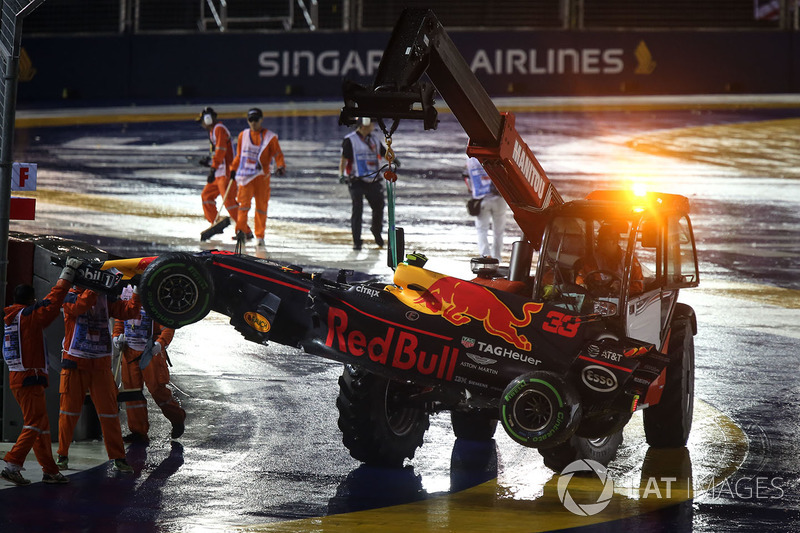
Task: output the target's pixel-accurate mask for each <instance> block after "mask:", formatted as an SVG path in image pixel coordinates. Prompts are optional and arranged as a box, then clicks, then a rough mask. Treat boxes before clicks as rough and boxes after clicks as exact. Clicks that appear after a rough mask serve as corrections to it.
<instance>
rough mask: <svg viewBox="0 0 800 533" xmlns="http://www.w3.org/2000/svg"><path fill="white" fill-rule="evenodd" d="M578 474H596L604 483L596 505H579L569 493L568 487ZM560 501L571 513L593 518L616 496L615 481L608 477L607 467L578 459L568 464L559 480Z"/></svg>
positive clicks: (588, 460) (595, 462)
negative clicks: (573, 477)
mask: <svg viewBox="0 0 800 533" xmlns="http://www.w3.org/2000/svg"><path fill="white" fill-rule="evenodd" d="M576 472H594V474H595V475H596V476H597V477H598V478H599V479H600V482H601V483H603V490H602V492H601V493H600V496H599V497H598V498H597V501H596V502H595V503H581V504H579V503H577V502H576V501H575V500H574V499H573V498H572V496H571V495H570V493H569V490H568V485H569V482H570V481H571V480H572V476H573V475H574V474H575V473H576ZM557 489H558V499H559V500H561V503H563V504H564V507H565V508H566V509H567V510H568V511H569V512H571V513H573V514H576V515H579V516H592V515H596V514H597V513H599V512H600V511H602V510H603V509H605V508H606V506H608V503H609V502H610V501H611V497H612V496H613V495H614V481H613V480H612V479H611V476H609V475H608V471H607V470H606V467H604V466H603V465H601V464H600V463H598V462H597V461H593V460H591V459H578V460H577V461H573V462H571V463H570V464H568V465H567V466H566V467H565V468H564V470H562V471H561V475H560V476H559V478H558V485H557Z"/></svg>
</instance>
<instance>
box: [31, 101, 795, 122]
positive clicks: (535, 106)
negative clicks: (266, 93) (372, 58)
mask: <svg viewBox="0 0 800 533" xmlns="http://www.w3.org/2000/svg"><path fill="white" fill-rule="evenodd" d="M493 101H494V103H495V105H496V106H497V108H498V110H500V111H510V112H514V113H546V112H576V111H577V112H598V111H671V110H697V111H701V110H738V109H791V108H797V107H800V98H798V97H797V95H741V96H733V95H689V96H678V97H673V96H658V95H656V96H608V97H497V98H493ZM342 105H343V102H339V101H334V100H326V101H309V102H294V101H286V102H278V103H274V102H272V103H258V102H256V103H250V104H247V103H243V104H241V105H240V106H239V105H231V104H222V105H219V106H217V105H214V106H213V107H214V108H215V109H216V110H217V112H218V115H219V117H220V118H221V119H226V120H227V119H242V120H244V119H245V117H246V114H245V110H246V109H248V108H250V107H260V108H261V109H262V111H263V113H264V116H266V117H305V116H333V115H338V114H339V112H340V110H341V107H342ZM200 107H202V106H200V105H198V106H191V107H190V106H186V105H179V106H148V105H144V106H141V107H137V106H128V107H117V108H86V109H81V108H73V109H58V110H53V111H47V110H36V111H25V110H23V111H20V112H18V113H17V117H16V122H15V123H16V127H17V128H33V127H48V126H79V125H92V124H114V123H124V122H134V123H138V122H166V121H173V122H183V121H193V120H194V119H195V118H196V117H197V113H198V111H199V109H200ZM233 109H236V110H235V111H233ZM436 109H437V111H438V112H439V113H451V111H450V109H449V108H448V107H447V106H446V105H443V104H442V105H437V106H436Z"/></svg>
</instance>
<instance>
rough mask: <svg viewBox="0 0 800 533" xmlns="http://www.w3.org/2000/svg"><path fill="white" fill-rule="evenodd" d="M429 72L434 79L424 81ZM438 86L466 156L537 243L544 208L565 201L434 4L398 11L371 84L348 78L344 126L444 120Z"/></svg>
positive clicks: (427, 126)
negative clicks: (365, 120) (366, 120)
mask: <svg viewBox="0 0 800 533" xmlns="http://www.w3.org/2000/svg"><path fill="white" fill-rule="evenodd" d="M423 74H424V75H427V77H428V78H429V79H430V82H431V83H432V84H433V86H431V85H430V84H428V83H426V82H424V81H420V78H422V76H423ZM434 88H435V89H436V90H437V91H438V92H439V94H440V95H441V96H442V98H443V99H444V101H445V102H446V103H447V105H448V107H449V108H450V110H451V112H452V113H453V115H455V117H456V119H457V120H458V122H459V124H461V126H462V127H463V128H464V131H465V132H466V133H467V135H468V136H469V139H470V140H469V146H468V147H467V155H469V156H471V157H476V158H477V159H478V160H479V161H480V162H481V164H482V165H483V167H484V169H485V170H486V173H487V174H488V175H489V177H490V178H491V179H492V182H493V183H494V184H495V187H496V188H497V190H498V191H499V192H500V194H501V195H502V196H503V198H505V200H506V202H507V203H508V205H509V206H510V207H511V210H512V211H513V213H514V218H515V219H516V221H517V223H518V224H519V226H520V228H521V229H522V231H523V232H524V233H525V236H526V238H527V239H528V240H529V241H531V242H532V243H533V244H534V246H536V247H537V248H538V246H539V244H540V242H541V237H542V231H543V229H544V224H545V220H544V216H543V215H542V211H543V210H544V209H546V208H547V207H550V206H553V205H558V204H561V203H563V200H562V199H561V196H560V195H559V194H558V192H557V191H556V189H555V187H554V186H553V184H552V183H551V182H550V180H549V179H548V178H547V175H546V174H545V172H544V170H543V169H542V167H541V165H540V164H539V162H538V161H537V160H536V157H535V156H534V155H533V152H531V150H530V148H529V147H528V145H527V144H526V143H525V141H524V140H523V139H522V137H521V136H520V135H519V133H518V132H517V130H516V128H515V126H514V120H515V119H514V115H513V114H512V113H500V112H499V111H498V110H497V107H496V106H495V105H494V103H493V102H492V99H491V98H490V97H489V95H488V94H487V93H486V90H485V89H484V88H483V86H482V85H481V84H480V82H479V81H478V79H477V78H476V77H475V74H474V73H473V72H472V70H471V69H470V68H469V65H468V64H467V62H466V60H465V59H464V57H463V56H462V55H461V53H460V52H459V51H458V49H457V48H456V46H455V44H454V43H453V41H452V40H451V39H450V36H449V35H447V32H446V31H445V30H444V28H443V27H442V25H441V23H440V22H439V20H438V19H437V18H436V15H434V13H433V11H431V10H423V9H406V10H404V11H403V13H402V14H401V15H400V18H399V20H398V22H397V24H396V25H395V27H394V30H393V31H392V35H391V37H390V38H389V43H388V44H387V46H386V50H385V51H384V53H383V57H382V59H381V62H380V65H379V66H378V71H377V73H376V75H375V79H374V81H373V84H372V86H371V87H364V86H361V85H359V84H356V83H354V82H349V81H346V82H345V84H344V86H343V96H344V102H345V105H344V107H343V108H342V112H341V114H340V117H339V122H340V123H341V124H353V123H355V121H356V120H357V119H358V117H362V116H364V117H373V118H377V119H379V120H380V121H381V125H382V127H383V128H384V130H385V129H386V128H385V125H384V124H383V119H392V120H394V124H393V125H392V127H391V131H394V128H396V127H397V122H398V121H399V120H400V119H403V118H409V119H416V120H423V122H424V126H425V129H426V130H427V129H435V128H436V125H437V123H438V119H437V112H436V109H435V108H434V105H433V104H434V100H433V92H434Z"/></svg>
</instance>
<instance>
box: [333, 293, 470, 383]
mask: <svg viewBox="0 0 800 533" xmlns="http://www.w3.org/2000/svg"><path fill="white" fill-rule="evenodd" d="M325 345H326V346H330V347H332V348H336V349H337V350H339V351H340V352H343V353H348V354H350V355H353V356H355V357H364V358H365V359H366V358H369V360H370V361H373V362H375V363H379V364H382V365H384V366H388V367H392V368H397V369H399V370H408V371H416V372H419V373H420V374H423V375H429V376H432V375H435V376H436V377H437V378H438V379H444V380H446V381H453V372H454V371H455V368H456V363H457V362H458V349H457V348H452V349H451V348H450V347H449V346H442V349H441V353H435V352H427V351H425V350H421V349H420V346H419V339H418V338H417V336H416V335H414V334H413V333H410V332H408V331H403V330H401V329H397V328H394V327H391V326H390V327H389V328H388V329H387V330H386V333H385V334H384V335H383V336H381V337H375V336H373V335H369V334H368V333H365V332H364V331H361V330H359V329H356V328H352V327H350V323H349V317H348V316H347V313H346V312H345V311H343V310H342V309H337V308H335V307H331V308H329V309H328V335H327V337H326V339H325Z"/></svg>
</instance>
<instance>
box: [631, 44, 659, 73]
mask: <svg viewBox="0 0 800 533" xmlns="http://www.w3.org/2000/svg"><path fill="white" fill-rule="evenodd" d="M633 54H634V55H635V56H636V62H637V65H636V71H635V72H636V74H651V73H652V72H653V71H654V70H655V69H656V62H655V61H653V54H651V53H650V49H649V48H647V45H646V44H644V41H639V46H637V47H636V50H634V52H633Z"/></svg>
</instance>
